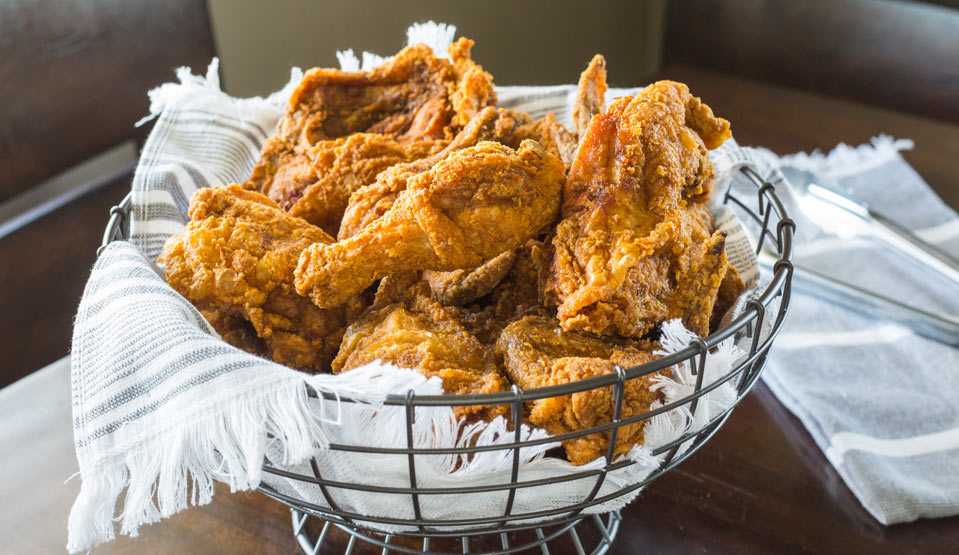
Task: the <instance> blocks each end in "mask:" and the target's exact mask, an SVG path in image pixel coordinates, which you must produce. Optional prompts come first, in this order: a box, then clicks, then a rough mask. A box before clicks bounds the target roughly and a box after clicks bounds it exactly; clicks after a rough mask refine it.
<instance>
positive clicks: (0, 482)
mask: <svg viewBox="0 0 959 555" xmlns="http://www.w3.org/2000/svg"><path fill="white" fill-rule="evenodd" d="M664 76H666V77H671V78H676V79H680V80H684V81H686V82H688V83H689V84H690V85H691V87H692V89H693V91H694V92H695V93H696V94H698V95H702V96H703V97H704V98H705V99H706V100H707V102H709V103H710V104H711V105H712V106H713V108H714V109H715V110H716V112H717V113H718V114H720V115H722V116H724V117H727V118H729V119H730V120H731V121H732V122H733V128H734V130H735V133H736V137H737V139H738V140H739V142H740V143H741V144H747V145H748V144H761V145H765V146H768V147H770V148H772V149H773V150H775V151H777V152H780V153H785V152H792V151H796V150H800V149H812V148H817V147H818V148H822V149H828V148H830V147H831V146H833V145H834V144H836V143H837V142H840V141H845V142H847V143H851V144H858V143H861V142H864V141H867V140H868V139H869V138H870V137H872V136H874V135H877V134H879V133H880V132H886V133H889V134H892V135H894V136H896V137H904V138H912V139H914V140H915V141H916V150H915V151H913V152H909V153H906V154H905V156H906V159H907V160H909V162H910V163H911V164H913V166H914V167H915V168H916V169H917V170H918V171H919V173H920V174H922V175H923V176H924V177H925V178H926V179H927V181H929V183H930V184H931V185H932V186H933V187H934V188H936V189H937V191H938V192H939V194H940V195H942V196H944V197H946V198H947V199H948V201H949V203H950V204H951V205H952V206H954V207H955V206H957V204H959V202H957V197H959V190H957V189H959V188H957V183H956V181H955V180H956V179H957V175H959V172H957V171H956V170H957V162H956V159H955V155H956V153H959V128H957V127H955V126H950V125H943V124H939V123H936V122H934V121H929V120H925V119H921V118H915V117H910V116H904V115H902V114H897V113H892V112H888V111H884V110H878V109H874V108H868V107H863V106H859V105H855V104H850V103H847V102H840V101H835V100H829V99H825V98H820V97H816V96H814V95H809V94H806V93H800V92H795V91H790V90H786V89H780V88H776V87H770V86H766V85H760V84H757V83H753V82H748V81H743V80H740V79H734V78H730V77H726V76H722V75H717V74H712V73H708V72H703V71H701V70H697V69H693V68H687V67H675V68H670V69H667V70H666V71H665V72H664ZM104 216H105V215H104ZM773 348H775V347H773ZM69 388H70V386H69V367H68V362H66V361H65V360H64V361H61V362H59V363H56V364H53V365H51V366H49V367H47V368H45V369H43V370H41V371H38V372H36V373H34V374H33V375H31V376H29V377H27V378H25V379H24V380H21V381H20V382H17V383H15V384H13V385H11V386H9V387H7V388H6V389H3V390H0V499H2V502H3V509H2V510H0V551H3V552H10V553H49V552H52V553H57V552H63V546H64V545H65V544H66V520H67V515H68V514H69V510H70V506H71V504H72V503H73V499H74V498H75V496H76V494H77V491H78V490H79V481H78V480H76V479H74V480H72V481H69V482H67V483H66V484H64V483H63V482H64V480H66V479H67V478H69V477H70V476H71V475H72V474H74V473H75V472H76V468H77V465H76V458H75V455H74V452H73V445H72V439H73V438H72V428H71V415H70V390H69ZM336 534H337V535H336V540H337V542H339V544H338V545H340V546H344V545H345V543H346V537H345V534H341V533H339V532H337V533H336ZM296 549H297V545H296V543H295V540H294V539H293V536H292V534H291V532H290V517H289V511H288V510H287V509H286V507H284V506H282V505H280V504H279V503H276V502H274V501H272V500H270V499H268V498H266V497H265V496H263V495H261V494H259V493H242V494H234V495H231V494H229V492H228V491H226V489H225V488H223V487H218V488H217V492H216V495H215V497H214V500H213V502H212V503H211V504H210V505H207V506H204V507H198V508H192V509H189V510H186V511H184V512H182V513H180V514H178V515H176V516H174V517H172V518H170V519H169V520H167V521H164V522H162V523H160V524H156V525H152V526H146V527H144V528H143V529H142V530H141V535H140V537H139V538H137V539H130V538H126V537H124V538H120V539H119V540H117V541H115V542H112V543H109V544H106V545H104V546H103V547H100V548H98V549H96V550H95V551H94V552H95V553H174V552H183V553H290V552H295V551H296ZM646 551H650V552H677V553H688V552H691V551H706V552H720V553H724V552H734V553H744V552H769V551H775V552H801V551H812V552H838V553H864V552H872V553H885V552H888V553H892V552H897V553H898V552H917V553H919V552H922V553H957V552H959V518H956V517H953V518H945V519H937V520H921V521H918V522H915V523H911V524H901V525H895V526H889V527H885V526H882V525H880V524H878V523H877V522H876V521H875V520H873V519H872V517H870V516H869V515H868V514H867V513H866V512H865V510H863V509H862V507H861V506H860V505H859V503H858V501H857V500H856V499H855V497H853V495H852V493H851V492H850V491H849V490H848V489H847V488H846V487H845V485H844V484H843V482H842V480H841V479H840V477H839V475H838V474H837V473H836V472H835V471H834V470H833V468H832V467H831V466H830V465H829V463H828V462H827V461H826V459H825V457H824V456H823V454H822V452H821V451H820V450H819V449H818V448H817V447H816V445H815V444H814V443H813V441H812V439H811V438H810V436H809V435H808V434H807V433H806V431H805V429H804V428H803V427H802V425H801V424H800V423H799V422H798V421H797V420H796V419H795V418H794V417H793V416H792V415H791V414H790V413H789V412H788V411H786V409H785V408H784V407H783V406H782V405H781V404H780V403H779V402H778V401H777V400H776V399H775V398H774V397H773V396H772V395H771V394H770V392H769V390H768V389H766V388H765V386H763V385H762V383H761V382H760V383H759V384H758V385H757V386H756V387H755V388H754V389H753V391H752V392H751V393H750V394H749V396H748V397H747V398H746V399H744V400H743V401H742V403H741V404H740V406H739V407H738V408H737V409H736V410H735V411H734V412H733V413H732V416H731V417H730V418H729V420H728V421H727V423H726V424H725V426H724V427H723V428H722V429H721V430H720V431H719V432H718V433H717V434H716V435H715V436H714V437H713V438H712V439H711V440H710V441H709V442H708V443H707V444H706V445H705V446H704V447H703V448H702V449H701V450H700V451H699V452H698V453H696V454H695V455H693V456H692V457H691V458H690V459H689V460H688V461H686V462H684V463H683V464H682V465H681V466H679V467H678V468H677V469H675V470H674V471H672V472H670V473H668V474H667V475H665V476H664V477H663V478H661V479H660V480H658V481H656V482H654V483H653V484H652V485H650V486H649V487H648V488H647V489H646V491H645V492H644V493H643V494H642V496H641V497H640V498H639V499H638V500H637V501H636V502H634V503H633V504H632V505H630V506H629V507H628V508H627V509H626V510H624V511H623V525H622V527H621V530H620V534H619V537H618V539H617V541H616V544H615V546H614V549H613V551H612V552H613V553H639V552H646ZM354 552H355V553H364V554H365V553H379V552H380V551H379V550H374V549H370V548H358V549H357V550H356V551H354ZM554 552H555V551H554Z"/></svg>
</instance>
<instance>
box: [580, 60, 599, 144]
mask: <svg viewBox="0 0 959 555" xmlns="http://www.w3.org/2000/svg"><path fill="white" fill-rule="evenodd" d="M606 88H607V87H606V58H604V57H603V56H602V55H601V54H597V55H595V56H593V59H592V60H590V62H589V66H587V67H586V70H585V71H583V73H582V74H580V76H579V84H578V85H577V86H576V97H575V99H574V101H573V125H574V126H575V127H574V131H575V132H576V138H577V140H582V138H583V135H585V134H586V129H588V128H589V122H590V121H592V119H593V116H598V115H599V114H602V113H603V112H604V111H606Z"/></svg>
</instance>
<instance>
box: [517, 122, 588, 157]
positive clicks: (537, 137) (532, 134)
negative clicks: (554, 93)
mask: <svg viewBox="0 0 959 555" xmlns="http://www.w3.org/2000/svg"><path fill="white" fill-rule="evenodd" d="M527 139H530V140H533V141H536V142H538V143H539V144H541V145H543V148H545V149H546V150H547V152H549V153H550V154H553V155H555V156H557V157H559V159H560V160H562V161H563V165H564V166H565V167H566V168H567V169H568V168H569V166H570V164H572V163H573V157H574V156H575V155H576V137H575V136H573V134H572V133H570V132H569V131H568V130H567V129H566V128H565V127H563V124H561V123H559V122H558V121H556V116H555V115H554V114H553V113H552V112H548V113H547V114H546V115H545V116H543V117H541V118H540V119H538V120H535V121H530V122H529V123H526V124H524V125H521V126H519V127H518V128H517V129H516V133H515V134H514V136H513V141H514V144H519V143H521V142H522V141H525V140H527ZM511 146H512V145H511Z"/></svg>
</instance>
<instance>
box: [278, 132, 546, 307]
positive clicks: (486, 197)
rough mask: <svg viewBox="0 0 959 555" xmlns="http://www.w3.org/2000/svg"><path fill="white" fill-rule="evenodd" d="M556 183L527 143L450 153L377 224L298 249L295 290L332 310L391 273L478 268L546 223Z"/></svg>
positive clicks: (542, 156)
mask: <svg viewBox="0 0 959 555" xmlns="http://www.w3.org/2000/svg"><path fill="white" fill-rule="evenodd" d="M563 181H564V175H563V165H562V162H560V160H559V159H558V158H556V157H555V156H553V155H551V154H549V153H547V152H546V151H545V150H543V148H542V147H541V146H539V145H538V144H537V143H535V142H533V141H524V142H523V144H522V145H520V148H519V150H516V151H514V150H512V149H510V148H509V147H506V146H503V145H501V144H498V143H492V142H481V143H479V144H478V145H476V146H475V147H471V148H467V149H463V150H460V151H457V152H454V153H453V154H451V155H450V156H449V158H447V159H445V160H443V161H442V162H439V163H438V164H436V165H435V166H433V168H431V169H430V170H429V171H428V172H426V173H423V174H420V175H418V176H416V177H414V178H413V179H411V180H410V181H409V183H408V185H407V188H406V190H404V191H403V192H402V193H401V194H400V196H399V197H398V198H397V200H396V202H395V204H393V206H392V207H391V208H390V210H389V211H388V212H387V213H386V214H385V215H384V216H383V217H382V218H380V219H378V220H376V221H374V222H373V223H371V224H370V225H368V226H366V227H365V228H363V230H362V231H360V232H359V233H357V234H356V235H354V236H353V237H350V238H349V239H347V240H345V241H340V242H338V243H335V244H332V245H327V244H322V243H320V244H316V245H313V246H311V247H309V248H308V249H306V250H305V251H303V254H302V255H301V256H300V261H299V264H298V266H297V268H296V279H295V283H296V290H297V291H298V292H299V293H300V294H302V295H306V296H309V297H310V298H311V299H312V300H313V302H314V303H316V305H317V306H320V307H324V308H325V307H335V306H339V305H341V304H343V302H345V301H346V299H348V298H349V297H351V296H353V295H355V294H357V293H359V292H361V291H363V290H364V289H366V288H367V287H369V286H370V285H371V284H372V283H373V282H374V281H376V280H377V279H379V278H381V277H383V276H386V275H388V274H391V273H394V272H397V271H404V270H425V269H430V270H455V269H459V268H471V267H475V266H478V265H480V264H482V263H483V262H484V261H486V260H489V259H490V258H493V257H494V256H497V255H498V254H500V253H502V252H503V251H505V250H509V249H512V248H514V247H517V246H519V245H521V244H522V243H523V242H525V241H526V240H527V239H529V238H530V237H532V236H534V235H535V234H537V233H539V232H540V231H542V230H543V229H544V228H545V227H546V226H548V225H550V224H551V223H552V222H553V221H554V220H555V218H556V216H557V213H558V211H559V204H560V196H561V191H562V187H563Z"/></svg>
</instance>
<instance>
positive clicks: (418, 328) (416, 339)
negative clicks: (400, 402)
mask: <svg viewBox="0 0 959 555" xmlns="http://www.w3.org/2000/svg"><path fill="white" fill-rule="evenodd" d="M390 277H391V278H392V277H394V276H390ZM411 278H412V279H411ZM388 279H389V278H387V279H384V280H383V281H384V282H387V281H388ZM396 279H397V280H398V282H399V283H398V284H396V286H394V287H391V286H389V285H388V284H386V288H387V290H385V291H378V292H377V300H376V301H375V302H374V305H373V307H372V308H371V309H370V311H368V312H367V313H366V314H365V315H364V316H363V317H362V318H361V319H359V320H358V321H356V322H354V323H353V324H352V325H350V326H349V327H348V328H347V330H346V333H345V334H344V336H343V341H342V343H341V345H340V351H339V353H338V354H337V356H336V359H335V360H334V361H333V372H335V373H339V372H345V371H347V370H351V369H353V368H358V367H360V366H363V365H364V364H368V363H370V362H373V361H375V360H379V361H382V362H387V363H390V364H393V365H396V366H399V367H401V368H409V369H412V370H416V371H417V372H420V373H422V374H423V375H424V376H428V377H432V376H436V377H439V378H440V379H441V380H443V390H444V391H445V392H446V393H450V394H456V395H462V394H468V393H493V392H497V391H505V390H507V389H509V382H507V381H506V378H505V377H504V376H503V375H502V374H501V373H500V371H499V370H498V369H497V367H496V364H495V362H494V360H493V356H492V354H491V353H490V351H489V350H488V349H487V348H486V347H484V346H483V345H481V344H480V343H479V342H478V341H477V340H476V338H474V337H473V336H472V335H470V334H469V333H467V331H466V330H465V329H464V328H463V326H462V325H460V323H459V322H458V321H457V320H456V318H455V316H454V315H453V314H452V313H450V312H449V311H448V310H447V309H446V308H445V307H443V306H442V305H440V304H439V303H436V302H434V301H432V300H431V299H430V298H429V288H428V287H427V286H425V284H424V283H422V282H418V283H419V286H417V280H416V277H415V273H409V274H407V275H406V276H399V275H398V276H397V278H396ZM381 289H383V287H382V286H381ZM504 412H505V408H504V406H465V407H455V408H454V413H455V414H456V415H457V416H463V417H467V418H470V419H490V418H493V417H495V416H497V415H499V414H503V413H504Z"/></svg>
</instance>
